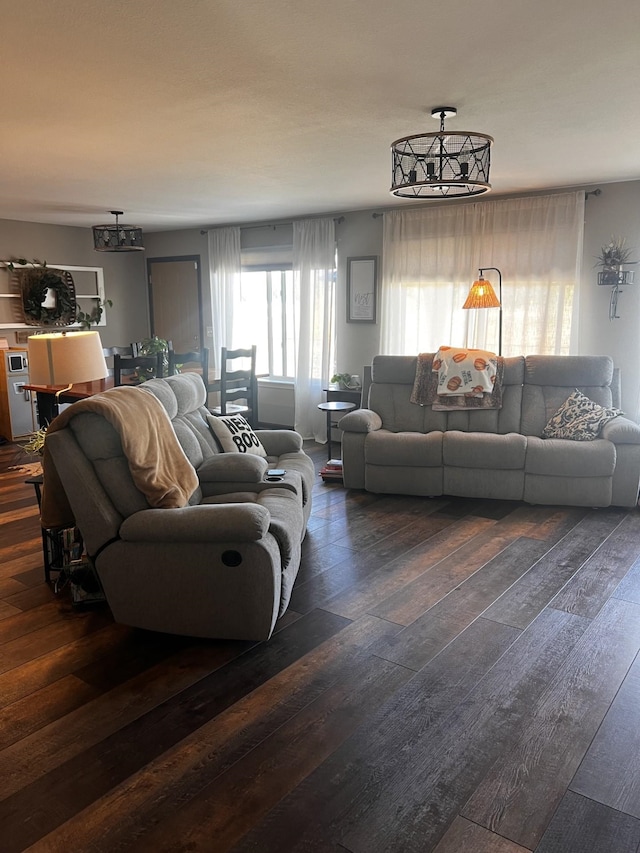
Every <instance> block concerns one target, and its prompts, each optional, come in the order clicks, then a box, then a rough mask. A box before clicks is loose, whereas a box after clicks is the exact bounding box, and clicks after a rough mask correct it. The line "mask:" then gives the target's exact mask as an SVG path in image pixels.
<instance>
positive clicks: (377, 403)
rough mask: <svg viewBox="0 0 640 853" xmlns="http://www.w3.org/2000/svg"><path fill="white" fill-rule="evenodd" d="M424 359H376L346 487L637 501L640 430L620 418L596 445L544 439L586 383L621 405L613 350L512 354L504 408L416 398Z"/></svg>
mask: <svg viewBox="0 0 640 853" xmlns="http://www.w3.org/2000/svg"><path fill="white" fill-rule="evenodd" d="M416 366H417V357H411V356H384V355H378V356H376V357H375V358H374V359H373V364H372V384H371V387H370V390H369V400H368V408H366V409H360V410H357V411H354V412H350V413H349V414H347V415H345V416H344V417H343V418H342V419H341V421H340V428H341V429H342V430H344V433H343V439H342V458H343V474H344V485H345V486H346V487H348V488H355V489H366V490H367V491H370V492H378V493H387V494H389V493H391V494H410V495H427V496H437V495H455V496H463V497H472V498H500V499H505V500H523V501H527V502H528V503H532V504H551V505H554V504H556V505H557V504H561V505H573V506H594V507H604V506H610V505H614V506H626V507H630V506H635V505H636V503H637V500H638V488H639V484H640V427H639V426H638V425H637V424H636V423H634V422H632V421H631V420H629V419H628V418H626V417H622V416H618V417H615V418H614V419H613V420H611V421H610V422H609V423H607V424H606V425H605V426H604V427H603V428H602V430H601V432H600V435H599V437H598V438H596V439H595V440H593V441H572V440H568V439H565V438H543V437H542V435H543V430H544V428H545V425H546V424H547V422H548V421H549V419H550V418H551V417H552V416H553V415H554V414H555V413H556V411H557V410H558V408H559V407H560V406H561V405H562V404H563V403H564V402H565V400H566V399H567V398H568V397H569V395H570V394H571V393H572V392H573V391H574V390H575V389H576V388H577V389H579V390H580V391H581V392H582V393H584V394H585V395H586V396H587V397H589V398H590V399H591V400H593V401H594V402H595V403H597V404H599V405H600V406H603V407H611V406H612V405H613V406H616V405H619V400H618V396H619V395H618V393H617V386H616V382H615V373H614V367H613V362H612V360H611V359H610V358H609V357H608V356H539V355H532V356H527V357H524V356H519V357H515V358H506V359H505V362H504V377H503V386H502V408H500V409H484V410H474V411H449V412H443V411H433V410H432V408H431V407H430V406H420V405H416V404H414V403H411V402H410V397H411V393H412V389H413V385H414V380H415V376H416Z"/></svg>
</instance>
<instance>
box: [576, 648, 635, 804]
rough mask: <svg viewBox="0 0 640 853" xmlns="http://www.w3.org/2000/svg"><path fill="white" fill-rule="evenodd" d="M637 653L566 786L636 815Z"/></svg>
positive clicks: (585, 795)
mask: <svg viewBox="0 0 640 853" xmlns="http://www.w3.org/2000/svg"><path fill="white" fill-rule="evenodd" d="M638 755H640V654H638V655H636V657H635V659H634V661H633V663H632V664H631V667H630V668H629V672H628V673H627V675H626V676H625V678H624V680H623V682H622V684H621V685H620V689H619V690H618V692H617V693H616V695H615V697H614V699H613V701H612V703H611V706H610V708H609V710H608V711H607V713H606V714H605V716H604V719H603V720H602V723H601V724H600V726H599V728H598V730H597V731H596V733H595V735H594V737H593V740H592V742H591V743H590V744H589V747H588V749H587V752H586V754H585V756H584V758H583V760H582V762H581V764H580V766H579V767H578V769H577V771H576V774H575V776H574V777H573V779H572V781H571V783H570V785H569V790H571V791H574V792H576V793H578V794H580V795H582V796H583V797H588V798H590V799H593V800H595V801H596V802H599V803H602V804H603V805H607V806H610V807H611V808H613V809H616V810H617V811H620V812H624V813H625V814H629V815H632V816H633V817H635V818H639V819H640V778H638V774H637V764H638Z"/></svg>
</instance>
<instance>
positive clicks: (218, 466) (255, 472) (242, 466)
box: [197, 453, 268, 483]
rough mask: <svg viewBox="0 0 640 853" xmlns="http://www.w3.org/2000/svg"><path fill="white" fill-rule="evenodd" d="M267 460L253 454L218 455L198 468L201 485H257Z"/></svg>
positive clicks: (265, 467)
mask: <svg viewBox="0 0 640 853" xmlns="http://www.w3.org/2000/svg"><path fill="white" fill-rule="evenodd" d="M267 467H268V464H267V460H266V459H265V458H264V457H263V456H255V455H254V454H253V453H218V454H216V455H215V456H212V457H210V458H209V459H207V460H206V462H203V463H202V465H201V466H200V467H199V468H198V471H197V474H198V479H199V480H200V482H201V483H259V482H260V481H261V480H263V479H264V475H265V471H266V470H267Z"/></svg>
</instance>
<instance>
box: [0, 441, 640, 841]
mask: <svg viewBox="0 0 640 853" xmlns="http://www.w3.org/2000/svg"><path fill="white" fill-rule="evenodd" d="M310 453H311V454H312V456H314V459H315V461H316V465H317V468H318V469H319V468H320V466H321V464H322V462H323V461H324V455H325V449H324V448H323V447H316V446H314V445H311V447H310ZM0 472H1V473H2V476H1V477H0V494H1V495H2V507H1V511H2V528H1V534H0V536H1V540H0V851H1V853H15V851H22V850H26V849H29V850H31V851H60V853H62V851H65V853H67V851H73V853H82V851H104V853H113V851H121V850H134V851H153V853H156V851H170V853H175V851H207V853H222V851H233V853H248V851H256V853H288V851H300V853H302V851H305V853H311V851H317V853H345V851H350V853H413V852H415V853H430V851H434V853H526V851H536V853H638V851H640V760H639V756H640V658H639V657H638V649H639V648H640V513H639V512H638V510H635V509H634V510H632V511H625V510H620V509H601V510H590V509H575V508H566V507H531V506H527V505H525V504H519V503H508V502H502V501H476V500H464V499H444V498H443V499H438V500H429V499H423V498H411V497H403V496H375V495H369V494H366V493H363V492H348V491H345V490H344V489H343V488H342V487H340V486H337V485H335V484H331V485H325V484H323V483H322V482H321V481H320V479H319V478H318V484H317V486H316V489H315V494H314V510H313V515H312V517H311V523H310V525H309V533H308V535H307V538H306V540H305V543H304V557H303V563H302V567H301V570H300V573H299V575H298V580H297V582H296V585H295V588H294V592H293V597H292V601H291V606H290V609H289V611H288V612H287V613H286V614H285V616H284V617H283V618H282V619H281V620H280V623H279V624H278V626H277V630H276V633H275V634H274V636H273V637H272V639H271V640H270V641H269V642H268V643H249V642H229V641H203V640H192V639H189V638H184V637H172V636H166V635H160V634H151V633H146V632H143V631H138V630H134V629H131V628H128V627H126V626H123V625H116V624H115V623H114V622H113V620H112V618H111V616H110V614H109V611H108V609H107V608H106V607H105V606H102V607H100V608H97V609H93V610H84V611H83V610H78V609H74V608H73V606H72V604H71V601H70V598H69V596H68V592H67V591H66V590H65V591H63V592H62V593H61V594H59V595H57V596H56V595H55V594H54V592H53V590H52V589H51V588H50V587H49V586H47V585H46V584H45V583H44V578H43V568H42V553H41V541H40V531H39V525H38V515H37V508H36V503H35V496H34V493H33V488H32V487H31V486H29V485H25V483H24V480H25V478H26V477H27V476H28V475H29V473H30V469H29V460H28V459H27V458H26V457H24V456H23V455H22V454H21V452H20V450H19V449H18V448H17V447H16V446H15V445H5V446H4V447H2V448H0Z"/></svg>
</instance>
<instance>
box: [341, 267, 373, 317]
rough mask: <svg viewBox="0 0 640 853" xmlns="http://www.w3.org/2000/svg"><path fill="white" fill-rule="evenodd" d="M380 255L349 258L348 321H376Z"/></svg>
mask: <svg viewBox="0 0 640 853" xmlns="http://www.w3.org/2000/svg"><path fill="white" fill-rule="evenodd" d="M377 282H378V256H377V255H370V256H369V257H366V258H347V323H375V322H376V309H377V305H376V302H377Z"/></svg>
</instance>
